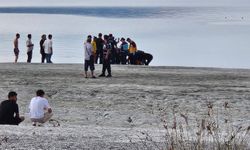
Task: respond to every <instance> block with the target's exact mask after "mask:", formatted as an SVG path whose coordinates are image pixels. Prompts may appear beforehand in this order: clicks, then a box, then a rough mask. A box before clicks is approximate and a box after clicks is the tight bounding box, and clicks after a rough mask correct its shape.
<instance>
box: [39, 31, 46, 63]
mask: <svg viewBox="0 0 250 150" xmlns="http://www.w3.org/2000/svg"><path fill="white" fill-rule="evenodd" d="M45 40H46V34H43V35H42V37H41V40H40V54H41V63H44V60H45V58H46V54H45V51H44V46H43V44H44V42H45Z"/></svg>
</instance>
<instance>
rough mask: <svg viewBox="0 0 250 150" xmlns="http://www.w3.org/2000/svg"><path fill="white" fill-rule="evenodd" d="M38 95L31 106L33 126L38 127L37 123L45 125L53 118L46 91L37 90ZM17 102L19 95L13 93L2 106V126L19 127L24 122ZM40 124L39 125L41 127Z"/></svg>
mask: <svg viewBox="0 0 250 150" xmlns="http://www.w3.org/2000/svg"><path fill="white" fill-rule="evenodd" d="M36 95H37V96H36V97H34V98H32V99H31V101H30V104H29V110H30V113H29V114H30V119H31V121H32V125H33V126H36V125H37V123H40V124H43V123H45V122H47V121H48V120H49V119H50V118H51V117H52V116H53V113H52V109H51V107H50V106H49V103H48V100H47V99H46V98H44V95H45V93H44V91H43V90H37V92H36ZM16 101H17V93H16V92H14V91H11V92H9V94H8V100H5V101H3V102H2V103H1V104H0V124H7V125H18V124H19V123H21V122H22V121H24V117H20V116H19V108H18V104H17V103H16ZM40 124H38V125H39V126H40Z"/></svg>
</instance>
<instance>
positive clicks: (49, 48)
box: [43, 34, 53, 63]
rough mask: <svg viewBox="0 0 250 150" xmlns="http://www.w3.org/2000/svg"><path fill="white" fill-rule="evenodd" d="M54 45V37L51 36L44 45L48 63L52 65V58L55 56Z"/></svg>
mask: <svg viewBox="0 0 250 150" xmlns="http://www.w3.org/2000/svg"><path fill="white" fill-rule="evenodd" d="M52 44H53V42H52V35H51V34H49V35H48V39H46V40H45V42H44V43H43V46H44V52H45V57H46V62H47V63H52V61H51V57H52V54H53V47H52Z"/></svg>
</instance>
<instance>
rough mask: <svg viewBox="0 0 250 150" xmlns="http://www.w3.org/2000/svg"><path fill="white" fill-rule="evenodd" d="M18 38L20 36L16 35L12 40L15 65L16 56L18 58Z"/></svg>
mask: <svg viewBox="0 0 250 150" xmlns="http://www.w3.org/2000/svg"><path fill="white" fill-rule="evenodd" d="M19 38H20V34H19V33H17V34H16V38H15V40H14V54H15V63H17V60H18V56H19V42H18V39H19Z"/></svg>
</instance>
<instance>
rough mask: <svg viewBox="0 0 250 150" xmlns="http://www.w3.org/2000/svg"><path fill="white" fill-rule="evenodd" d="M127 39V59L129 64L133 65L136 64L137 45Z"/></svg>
mask: <svg viewBox="0 0 250 150" xmlns="http://www.w3.org/2000/svg"><path fill="white" fill-rule="evenodd" d="M127 41H128V42H129V61H130V64H133V65H135V64H136V59H137V57H136V51H137V46H136V43H135V42H134V41H132V40H131V39H130V38H127Z"/></svg>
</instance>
